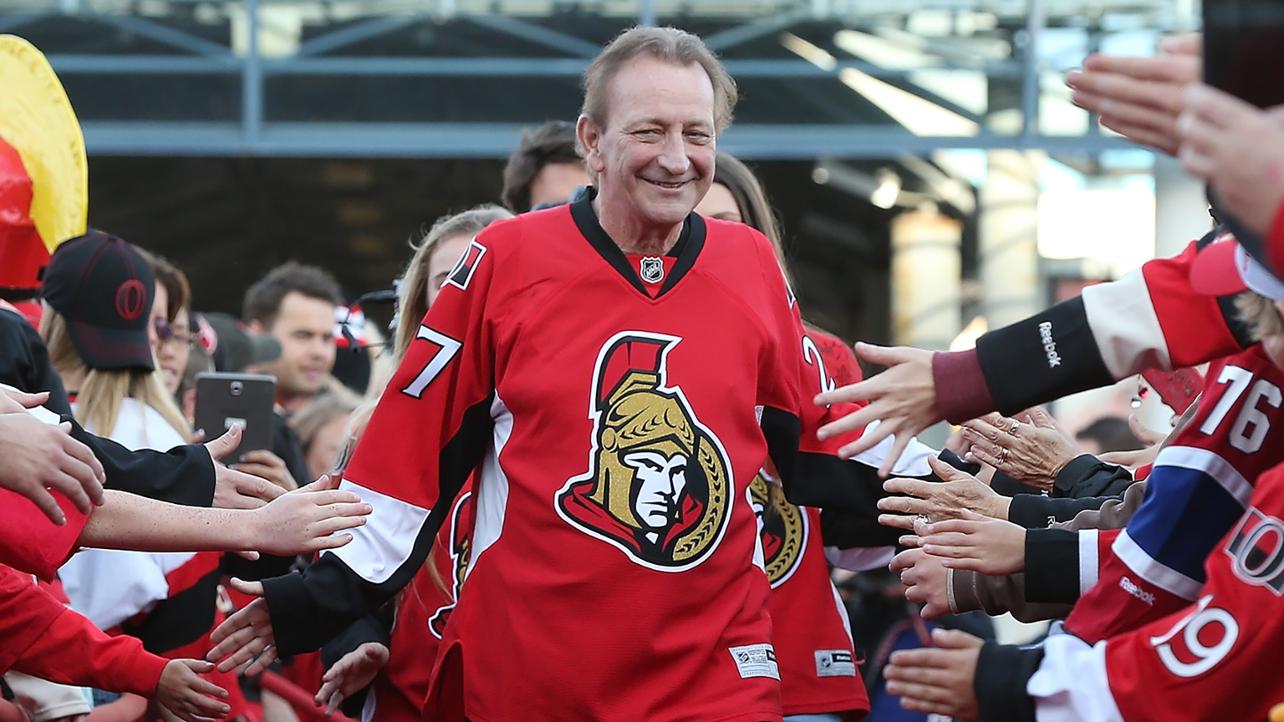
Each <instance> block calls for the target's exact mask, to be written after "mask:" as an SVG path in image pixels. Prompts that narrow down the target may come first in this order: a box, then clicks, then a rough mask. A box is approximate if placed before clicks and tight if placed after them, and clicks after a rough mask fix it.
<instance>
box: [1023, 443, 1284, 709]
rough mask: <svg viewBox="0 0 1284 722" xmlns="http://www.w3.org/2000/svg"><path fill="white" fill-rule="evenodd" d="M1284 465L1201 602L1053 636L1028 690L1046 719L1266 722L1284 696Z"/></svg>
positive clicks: (1227, 544)
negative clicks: (1111, 633)
mask: <svg viewBox="0 0 1284 722" xmlns="http://www.w3.org/2000/svg"><path fill="white" fill-rule="evenodd" d="M1282 519H1284V467H1276V468H1275V469H1273V470H1271V471H1270V472H1268V473H1267V474H1266V475H1264V476H1262V477H1261V479H1260V480H1258V482H1257V487H1256V489H1255V490H1254V492H1253V496H1252V498H1251V501H1250V506H1249V508H1248V510H1247V511H1246V512H1245V513H1244V514H1243V515H1242V516H1241V517H1240V519H1239V521H1238V522H1237V523H1236V524H1235V525H1234V527H1233V528H1232V529H1231V531H1230V533H1229V534H1228V535H1227V536H1226V538H1225V540H1224V541H1223V542H1222V543H1221V544H1219V545H1218V548H1217V550H1216V551H1215V552H1214V553H1213V554H1211V555H1210V556H1209V557H1208V561H1207V564H1206V566H1205V574H1206V575H1207V579H1208V581H1207V583H1206V584H1205V585H1204V586H1203V588H1202V589H1201V590H1200V592H1199V597H1198V601H1196V602H1195V603H1194V604H1191V605H1190V606H1188V607H1186V608H1184V609H1181V610H1179V611H1177V612H1174V613H1172V614H1170V615H1168V616H1167V617H1164V618H1162V619H1158V620H1155V621H1153V622H1150V623H1149V624H1147V625H1145V626H1143V627H1141V628H1139V629H1136V630H1134V631H1131V632H1128V633H1126V634H1123V635H1120V636H1116V637H1112V638H1110V639H1109V640H1107V641H1105V642H1099V643H1097V644H1096V646H1093V647H1089V646H1088V645H1087V644H1085V643H1084V642H1083V641H1081V640H1079V639H1077V638H1076V637H1074V636H1073V635H1068V634H1062V635H1056V636H1053V637H1050V638H1049V639H1048V640H1047V642H1046V644H1045V649H1044V655H1043V659H1042V661H1041V663H1040V666H1039V671H1038V672H1036V673H1035V674H1034V676H1033V677H1031V678H1030V681H1029V683H1028V685H1027V687H1026V690H1027V692H1028V693H1029V694H1030V695H1031V696H1032V697H1034V699H1035V702H1036V714H1037V717H1038V719H1039V720H1040V721H1041V722H1046V721H1054V722H1061V721H1063V720H1093V722H1142V721H1143V720H1178V719H1179V720H1183V721H1184V722H1224V721H1226V720H1263V719H1266V716H1267V713H1268V711H1269V710H1270V709H1271V707H1273V706H1274V705H1276V704H1279V702H1280V701H1281V700H1284V677H1281V676H1280V674H1279V665H1278V663H1277V662H1278V660H1279V651H1280V649H1281V647H1282V646H1284V601H1282V600H1281V594H1282V593H1284V521H1281V520H1282Z"/></svg>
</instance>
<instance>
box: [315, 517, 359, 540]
mask: <svg viewBox="0 0 1284 722" xmlns="http://www.w3.org/2000/svg"><path fill="white" fill-rule="evenodd" d="M367 518H368V517H365V516H353V515H347V516H333V517H330V518H328V519H325V520H322V521H321V522H318V523H317V535H318V536H329V535H331V534H333V533H335V532H337V531H343V530H345V529H355V528H357V527H359V526H364V525H365V523H366V520H367Z"/></svg>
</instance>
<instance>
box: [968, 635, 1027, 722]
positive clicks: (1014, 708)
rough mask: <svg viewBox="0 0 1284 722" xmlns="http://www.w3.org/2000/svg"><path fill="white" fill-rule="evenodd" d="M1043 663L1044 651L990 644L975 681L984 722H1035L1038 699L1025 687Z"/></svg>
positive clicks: (973, 683) (980, 663) (985, 649)
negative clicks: (1029, 693)
mask: <svg viewBox="0 0 1284 722" xmlns="http://www.w3.org/2000/svg"><path fill="white" fill-rule="evenodd" d="M1042 661H1043V649H1042V648H1041V647H1014V646H1011V645H1005V644H995V643H994V642H986V643H985V646H983V647H981V656H980V658H979V659H977V662H976V676H975V677H974V678H973V680H972V690H973V691H974V692H975V693H976V702H977V707H978V709H979V711H980V713H981V715H980V718H981V722H1034V699H1033V698H1031V697H1030V695H1028V694H1026V691H1025V687H1026V684H1027V683H1028V682H1029V681H1030V678H1031V677H1033V676H1034V673H1035V672H1036V671H1038V669H1039V663H1040V662H1042Z"/></svg>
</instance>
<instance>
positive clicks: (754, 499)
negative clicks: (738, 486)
mask: <svg viewBox="0 0 1284 722" xmlns="http://www.w3.org/2000/svg"><path fill="white" fill-rule="evenodd" d="M764 474H766V472H765V471H764V472H761V473H759V474H758V475H757V476H755V477H754V478H753V483H752V484H750V485H749V503H750V504H751V505H752V506H753V511H754V513H755V514H757V515H758V535H759V536H760V537H761V539H762V556H763V562H764V565H765V567H766V570H767V579H768V580H769V581H770V582H771V588H772V589H775V588H776V587H778V586H780V585H781V584H784V583H785V582H786V581H788V580H789V577H791V576H793V574H794V572H795V571H797V570H798V565H799V563H800V562H802V556H803V549H804V548H806V546H807V515H806V514H804V513H803V510H802V509H799V508H798V507H796V506H794V505H793V504H790V503H789V501H788V500H786V499H785V493H784V491H783V490H782V489H781V488H780V486H779V485H778V484H775V483H772V482H771V481H768V480H767V478H766V477H765V476H764Z"/></svg>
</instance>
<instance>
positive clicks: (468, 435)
mask: <svg viewBox="0 0 1284 722" xmlns="http://www.w3.org/2000/svg"><path fill="white" fill-rule="evenodd" d="M492 401H493V395H492V396H491V397H488V398H486V399H485V400H483V401H481V402H479V403H477V404H474V405H473V406H471V407H469V408H468V410H467V411H465V412H464V414H463V419H462V422H461V423H460V427H459V431H458V432H456V434H455V435H454V436H453V437H452V438H451V440H450V441H449V442H447V444H446V445H445V447H444V448H443V449H442V453H441V462H440V468H441V477H440V495H439V497H438V500H437V503H436V504H435V505H434V506H433V508H432V509H431V510H430V511H429V512H428V515H427V517H426V518H425V519H424V521H423V523H422V524H421V525H420V527H419V530H418V532H417V533H416V535H415V538H414V542H413V544H411V545H410V546H409V547H408V548H407V549H406V550H405V556H404V558H403V559H402V560H401V561H400V563H399V564H398V565H397V568H396V570H395V571H393V573H392V575H391V576H389V577H388V578H387V579H386V580H384V581H382V582H377V583H376V582H373V581H370V580H368V579H366V578H364V577H363V576H362V575H361V574H358V573H357V572H356V571H354V570H353V569H352V568H351V567H349V566H348V565H347V564H345V563H344V562H343V560H342V559H340V558H339V556H338V555H336V554H333V553H326V554H323V555H321V558H320V559H318V560H317V562H316V563H315V564H313V565H312V566H311V567H309V568H308V569H307V570H306V571H304V572H303V573H302V574H291V575H286V576H282V577H275V578H273V579H268V580H265V581H264V582H263V589H264V592H265V594H264V596H265V597H266V598H267V603H268V609H269V611H271V610H274V609H281V610H289V613H288V614H281V615H273V617H272V629H273V632H274V635H275V638H276V646H277V648H278V650H279V651H280V653H281V654H283V655H290V654H298V653H300V652H307V651H311V650H314V649H318V648H319V647H320V646H321V645H322V644H324V643H325V642H326V641H328V640H329V639H331V638H332V637H334V636H335V635H337V634H339V633H340V632H341V631H343V629H344V628H345V627H347V626H348V625H349V624H352V623H353V622H355V621H356V620H357V619H359V618H361V617H362V616H364V615H366V614H369V613H371V612H373V611H375V610H376V609H378V608H379V607H380V605H382V604H384V603H385V602H387V601H388V600H389V599H391V598H392V596H393V595H394V594H396V593H397V592H398V591H400V590H401V589H402V588H403V587H405V586H406V585H407V584H409V583H410V580H411V579H412V578H414V575H415V573H416V572H418V570H419V567H420V566H422V565H423V564H424V562H425V560H426V559H427V558H428V552H429V551H430V550H431V548H432V543H433V540H434V539H435V538H436V535H437V530H438V529H440V528H441V525H442V524H443V523H445V521H446V517H447V515H448V514H449V513H450V508H451V505H452V502H453V501H454V499H455V497H456V496H457V495H458V494H459V490H460V488H461V487H462V486H463V484H464V482H465V481H466V480H467V479H468V475H469V474H470V473H472V470H473V469H474V468H475V467H476V466H477V464H478V462H479V461H480V460H481V457H482V454H483V453H484V452H485V450H486V448H487V442H488V441H489V439H490V436H491V428H492V421H491V416H490V407H491V403H492ZM376 513H378V511H377V510H376Z"/></svg>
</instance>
